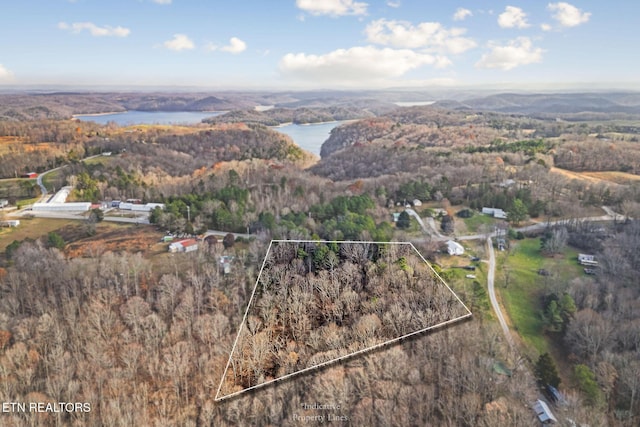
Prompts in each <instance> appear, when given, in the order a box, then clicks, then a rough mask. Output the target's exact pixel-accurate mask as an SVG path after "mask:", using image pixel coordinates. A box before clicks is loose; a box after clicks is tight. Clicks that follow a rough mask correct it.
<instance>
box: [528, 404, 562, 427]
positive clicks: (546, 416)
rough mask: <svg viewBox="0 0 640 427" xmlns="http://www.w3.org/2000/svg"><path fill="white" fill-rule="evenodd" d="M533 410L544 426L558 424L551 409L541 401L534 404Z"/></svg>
mask: <svg viewBox="0 0 640 427" xmlns="http://www.w3.org/2000/svg"><path fill="white" fill-rule="evenodd" d="M533 410H534V411H535V413H536V415H537V417H538V419H539V420H540V422H541V423H542V424H543V425H549V424H556V423H557V422H558V420H557V419H556V417H554V416H553V413H552V412H551V409H549V406H548V405H547V404H546V403H545V402H544V401H542V400H540V399H538V400H536V402H535V403H534V404H533Z"/></svg>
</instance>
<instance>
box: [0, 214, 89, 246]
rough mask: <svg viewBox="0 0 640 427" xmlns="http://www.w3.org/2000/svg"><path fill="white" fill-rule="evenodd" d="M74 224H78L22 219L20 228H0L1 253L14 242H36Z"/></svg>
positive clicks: (69, 221)
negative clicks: (28, 240)
mask: <svg viewBox="0 0 640 427" xmlns="http://www.w3.org/2000/svg"><path fill="white" fill-rule="evenodd" d="M74 223H77V221H73V220H69V219H50V218H31V219H27V218H20V225H19V226H18V227H6V228H0V252H2V253H3V254H4V250H5V249H6V247H7V246H8V245H9V244H10V243H11V242H13V241H14V240H18V241H23V240H25V239H32V240H36V239H38V238H40V237H41V236H46V235H47V234H49V233H50V232H52V231H58V230H60V229H62V228H64V227H67V226H69V225H72V224H74Z"/></svg>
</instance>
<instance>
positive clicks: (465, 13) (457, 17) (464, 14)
mask: <svg viewBox="0 0 640 427" xmlns="http://www.w3.org/2000/svg"><path fill="white" fill-rule="evenodd" d="M470 16H473V12H471V11H470V10H469V9H465V8H463V7H459V8H457V9H456V13H454V14H453V20H454V21H464V20H465V19H467V18H468V17H470Z"/></svg>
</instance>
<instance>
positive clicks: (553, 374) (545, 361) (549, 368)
mask: <svg viewBox="0 0 640 427" xmlns="http://www.w3.org/2000/svg"><path fill="white" fill-rule="evenodd" d="M535 373H536V378H537V379H538V383H539V384H540V385H541V386H543V387H544V386H546V385H552V386H554V387H556V388H558V386H559V385H560V377H559V376H558V370H557V369H556V364H555V363H554V362H553V359H552V358H551V355H549V353H544V354H542V355H540V357H539V358H538V361H537V362H536V367H535Z"/></svg>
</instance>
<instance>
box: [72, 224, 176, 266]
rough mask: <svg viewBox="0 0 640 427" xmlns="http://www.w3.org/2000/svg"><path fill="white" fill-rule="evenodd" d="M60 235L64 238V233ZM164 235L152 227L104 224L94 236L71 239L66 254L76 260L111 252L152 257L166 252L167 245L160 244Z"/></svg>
mask: <svg viewBox="0 0 640 427" xmlns="http://www.w3.org/2000/svg"><path fill="white" fill-rule="evenodd" d="M60 234H61V235H62V236H63V237H64V234H63V233H60ZM162 235H163V234H162V233H161V232H159V231H157V230H156V229H155V228H154V227H152V226H144V225H138V226H136V225H116V224H104V223H103V224H100V225H99V226H98V228H97V230H96V234H95V235H93V236H90V237H83V238H80V239H70V240H74V241H73V242H72V243H70V244H68V245H67V247H66V248H65V254H66V255H67V256H68V257H71V258H75V257H83V256H91V255H92V254H95V253H98V252H106V251H111V252H131V253H135V252H141V253H142V254H143V255H145V256H152V255H156V254H159V253H163V252H166V244H163V243H160V238H161V237H162ZM65 240H66V239H65Z"/></svg>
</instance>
